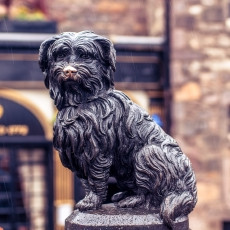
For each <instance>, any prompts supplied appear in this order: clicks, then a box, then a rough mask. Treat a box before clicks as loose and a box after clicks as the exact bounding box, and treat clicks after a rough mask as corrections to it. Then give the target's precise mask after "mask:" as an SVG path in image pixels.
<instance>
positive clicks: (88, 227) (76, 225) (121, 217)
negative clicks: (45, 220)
mask: <svg viewBox="0 0 230 230" xmlns="http://www.w3.org/2000/svg"><path fill="white" fill-rule="evenodd" d="M65 230H169V228H168V227H166V226H165V225H164V224H163V222H162V220H161V218H160V216H159V211H158V210H151V211H146V210H143V209H121V208H117V207H116V206H114V204H105V205H102V208H101V209H100V210H93V211H86V212H79V211H78V210H75V211H74V212H73V213H72V214H71V215H70V216H69V217H68V218H67V219H66V223H65ZM174 230H189V223H188V218H183V219H180V220H177V221H176V223H175V227H174Z"/></svg>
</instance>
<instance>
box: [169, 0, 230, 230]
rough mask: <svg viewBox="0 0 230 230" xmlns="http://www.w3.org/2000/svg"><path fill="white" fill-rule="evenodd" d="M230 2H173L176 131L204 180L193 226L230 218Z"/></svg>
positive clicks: (217, 227) (215, 226)
mask: <svg viewBox="0 0 230 230" xmlns="http://www.w3.org/2000/svg"><path fill="white" fill-rule="evenodd" d="M228 7H229V6H228V5H227V1H219V0H190V1H173V4H172V8H171V10H172V14H171V16H172V17H171V22H172V24H171V33H172V53H171V60H172V62H171V84H172V93H173V103H172V111H173V113H172V120H173V122H172V124H173V127H172V133H173V135H174V137H175V138H176V139H177V140H178V142H179V144H180V145H181V146H182V149H183V150H184V152H185V153H186V154H187V155H188V156H189V157H190V159H191V160H192V163H193V167H194V169H195V171H196V175H197V180H198V184H197V186H198V199H199V201H198V205H197V207H196V209H195V211H194V212H193V213H192V215H191V217H190V222H191V228H192V229H194V230H195V229H202V230H206V229H207V230H212V229H213V230H214V229H215V230H221V229H223V228H222V222H223V221H224V220H225V221H230V185H229V184H230V179H229V178H230V170H229V169H230V154H229V139H227V136H228V135H229V119H230V117H229V115H230V114H229V108H230V52H229V47H230V37H229V28H228V15H227V12H226V11H225V9H227V8H228Z"/></svg>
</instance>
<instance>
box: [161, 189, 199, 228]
mask: <svg viewBox="0 0 230 230" xmlns="http://www.w3.org/2000/svg"><path fill="white" fill-rule="evenodd" d="M193 187H194V188H193V189H192V190H190V191H184V192H182V193H179V194H178V193H171V194H169V195H168V196H166V197H165V198H164V200H163V202H162V204H161V207H160V215H161V218H162V219H163V221H164V223H165V224H166V225H167V226H168V227H169V228H170V229H173V230H175V229H176V228H175V220H176V218H179V217H186V216H187V215H188V214H189V213H190V212H191V211H192V210H193V208H194V207H195V205H196V202H197V191H196V186H193Z"/></svg>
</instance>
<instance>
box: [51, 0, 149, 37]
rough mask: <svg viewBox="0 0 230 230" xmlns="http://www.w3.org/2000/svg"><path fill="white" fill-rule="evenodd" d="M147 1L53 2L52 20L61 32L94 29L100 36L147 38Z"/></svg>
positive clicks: (85, 0) (91, 0)
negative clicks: (139, 36) (140, 36)
mask: <svg viewBox="0 0 230 230" xmlns="http://www.w3.org/2000/svg"><path fill="white" fill-rule="evenodd" d="M146 2H147V0H134V1H132V4H130V1H129V0H116V1H107V0H100V1H98V0H84V1H76V0H75V1H70V0H64V1H63V0H55V1H52V2H50V3H49V12H50V17H51V18H53V19H55V20H57V21H58V22H59V30H60V31H81V30H85V29H89V30H93V31H95V32H96V33H99V34H104V35H107V34H122V35H147V34H148V31H147V23H146V22H147V19H146V13H145V11H146V8H145V5H146Z"/></svg>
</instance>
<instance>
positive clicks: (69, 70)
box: [63, 65, 77, 78]
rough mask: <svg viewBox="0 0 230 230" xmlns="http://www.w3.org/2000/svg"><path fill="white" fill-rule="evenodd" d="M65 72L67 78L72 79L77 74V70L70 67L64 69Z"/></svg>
mask: <svg viewBox="0 0 230 230" xmlns="http://www.w3.org/2000/svg"><path fill="white" fill-rule="evenodd" d="M63 72H64V74H65V76H66V77H68V78H72V77H74V75H75V74H76V73H77V70H76V69H75V68H74V67H72V66H70V65H68V66H66V67H65V68H64V69H63Z"/></svg>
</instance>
